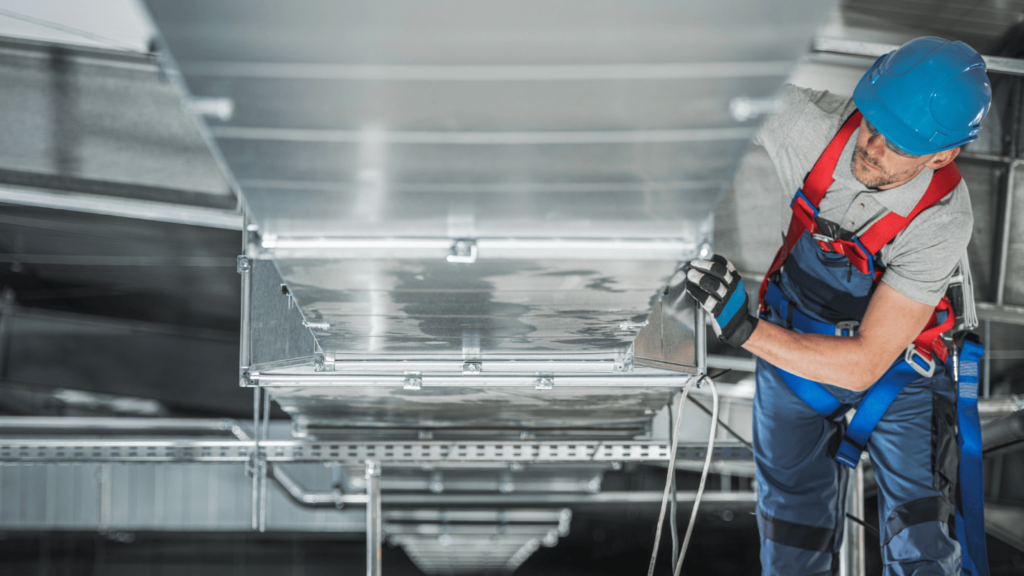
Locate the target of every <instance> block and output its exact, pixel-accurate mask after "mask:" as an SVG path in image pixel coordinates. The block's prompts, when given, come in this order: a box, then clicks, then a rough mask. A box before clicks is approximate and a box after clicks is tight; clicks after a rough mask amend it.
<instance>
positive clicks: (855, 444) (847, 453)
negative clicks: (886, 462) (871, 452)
mask: <svg viewBox="0 0 1024 576" xmlns="http://www.w3.org/2000/svg"><path fill="white" fill-rule="evenodd" d="M919 377H920V376H919V374H918V373H917V372H916V371H915V370H914V368H913V366H911V365H910V364H908V363H907V362H905V361H904V359H903V358H900V359H899V360H897V361H896V362H895V363H893V365H892V366H890V367H889V370H887V371H886V373H885V374H884V375H883V376H882V377H881V378H880V379H879V380H878V381H877V382H875V383H874V384H873V385H872V386H871V389H869V390H868V393H867V394H865V395H864V399H863V400H861V402H860V406H859V407H858V408H857V413H856V414H854V415H853V419H852V420H851V421H850V425H849V426H847V427H846V435H845V436H844V437H843V441H842V442H841V443H840V444H839V450H838V451H837V452H836V460H837V461H838V462H840V463H842V464H845V465H847V466H849V467H850V468H856V467H857V463H858V462H859V461H860V455H861V453H862V452H864V449H865V447H866V446H867V443H868V438H870V437H871V433H872V432H873V431H874V430H875V426H878V423H879V422H881V421H882V416H885V413H886V411H888V410H889V406H891V405H892V402H893V400H895V399H896V397H897V396H899V394H900V392H902V391H903V389H904V388H906V387H907V384H910V383H911V382H913V381H914V380H917V379H918V378H919Z"/></svg>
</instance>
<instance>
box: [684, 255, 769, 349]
mask: <svg viewBox="0 0 1024 576" xmlns="http://www.w3.org/2000/svg"><path fill="white" fill-rule="evenodd" d="M686 291H687V292H688V293H689V294H690V296H692V297H693V299H694V300H696V301H697V302H699V303H700V305H701V306H703V307H704V309H705V310H707V311H708V313H709V314H711V317H712V319H714V321H715V322H714V324H713V326H714V329H715V334H717V335H718V339H719V340H721V341H723V342H726V343H728V344H731V345H733V346H736V347H737V348H739V347H740V346H742V345H743V343H744V342H746V341H747V339H748V338H750V335H751V334H753V332H754V328H756V327H757V317H756V316H753V315H751V314H750V303H749V298H747V291H746V290H745V289H744V288H743V279H742V278H740V275H739V273H738V272H736V268H734V267H733V265H732V262H729V261H728V260H726V259H725V258H723V257H722V256H719V255H718V254H712V255H711V258H710V259H708V260H691V261H690V263H689V264H688V265H687V270H686Z"/></svg>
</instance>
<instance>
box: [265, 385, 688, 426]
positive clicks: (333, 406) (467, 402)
mask: <svg viewBox="0 0 1024 576" xmlns="http://www.w3.org/2000/svg"><path fill="white" fill-rule="evenodd" d="M556 386H557V385H556ZM674 391H675V389H674V388H668V387H665V388H630V389H629V392H628V393H627V394H623V393H622V391H621V390H618V389H615V388H611V387H609V388H598V389H595V388H573V389H562V390H559V389H555V390H534V389H532V388H511V387H502V388H497V387H488V388H472V387H444V388H422V389H420V390H405V389H403V388H400V387H394V388H358V387H355V388H349V387H345V388H333V389H332V388H279V389H274V390H273V391H272V392H271V394H273V397H274V400H275V401H277V402H278V403H279V404H280V405H281V407H282V408H283V409H284V410H285V412H288V413H289V414H290V415H291V416H292V418H293V419H294V421H295V423H296V425H297V426H298V429H299V430H300V431H303V430H305V429H308V428H314V429H319V431H320V433H327V432H328V430H329V429H334V430H335V431H338V430H339V429H341V430H344V429H345V428H382V427H397V428H410V429H414V430H415V429H432V428H453V427H456V428H467V429H475V430H480V431H481V433H487V432H488V431H491V432H493V431H496V430H508V429H509V428H511V429H515V430H533V431H535V432H538V433H540V434H544V433H557V432H559V431H563V430H566V429H571V428H576V429H583V428H589V429H591V430H592V431H593V433H595V434H596V433H598V431H604V433H607V434H615V433H616V431H618V433H619V434H626V435H633V434H638V433H640V432H642V431H643V430H644V427H645V426H646V425H647V424H648V423H649V422H650V420H651V417H652V415H653V414H654V412H655V411H656V410H657V409H659V408H661V407H662V406H664V405H665V404H667V403H668V401H669V398H670V396H671V394H672V393H673V392H674ZM335 433H337V432H335Z"/></svg>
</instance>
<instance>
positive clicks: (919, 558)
mask: <svg viewBox="0 0 1024 576" xmlns="http://www.w3.org/2000/svg"><path fill="white" fill-rule="evenodd" d="M887 524H888V523H887ZM947 530H948V528H947V524H946V523H945V522H940V521H937V520H933V521H928V522H923V523H920V524H914V525H912V526H907V527H906V528H903V529H902V530H901V531H899V532H897V533H895V534H893V535H892V537H891V538H890V539H889V541H888V542H886V543H885V545H884V546H882V561H883V563H884V564H885V576H910V575H914V576H953V575H958V574H960V545H959V544H958V543H957V541H956V540H955V539H953V538H950V537H949V534H948V532H947Z"/></svg>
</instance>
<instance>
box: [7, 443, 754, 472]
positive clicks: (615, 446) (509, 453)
mask: <svg viewBox="0 0 1024 576" xmlns="http://www.w3.org/2000/svg"><path fill="white" fill-rule="evenodd" d="M669 449H670V448H669V445H668V444H667V443H663V442H657V441H631V442H607V443H606V442H597V441H544V442H530V441H525V442H524V441H520V442H435V441H429V442H428V441H418V442H362V443H355V442H349V443H346V442H314V441H302V440H263V441H261V442H259V452H258V453H259V454H260V455H261V456H263V457H264V458H265V461H266V462H271V463H275V462H365V461H366V460H377V461H379V462H389V463H396V462H404V463H423V462H434V463H440V462H522V463H528V462H533V463H573V462H575V463H580V462H665V461H668V459H669ZM254 453H257V446H256V442H255V441H237V440H236V441H232V440H192V439H173V440H129V439H122V440H96V439H92V440H90V439H81V438H74V437H68V438H62V439H54V438H50V439H45V440H39V439H30V438H3V439H0V463H87V462H249V461H250V460H251V459H252V456H253V454H254ZM706 454H707V445H706V444H705V443H703V442H694V443H686V444H680V446H679V450H678V456H677V459H681V460H702V459H703V458H704V457H705V455H706ZM713 454H714V458H715V459H718V460H749V459H750V458H751V454H750V451H749V450H748V449H747V448H746V447H745V446H744V445H743V444H740V443H739V442H728V441H719V442H716V443H715V449H714V453H713ZM258 473H259V472H258V471H257V474H258Z"/></svg>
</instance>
